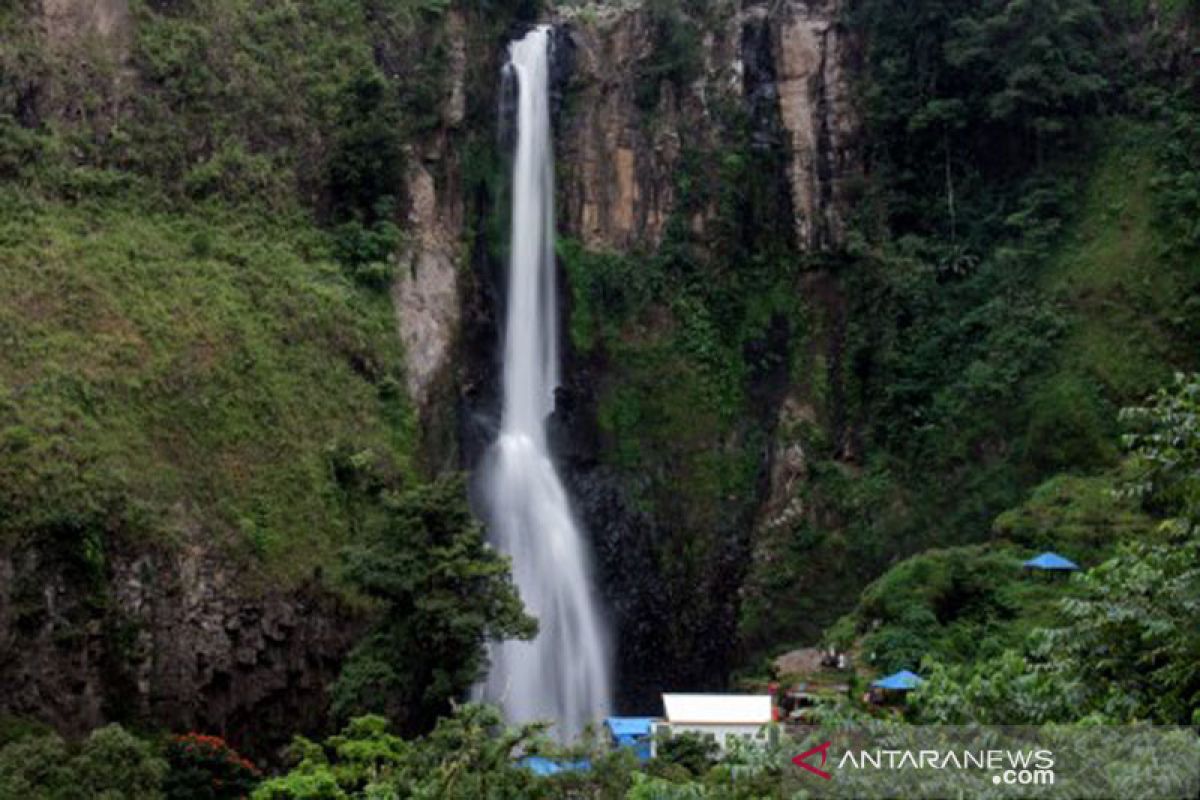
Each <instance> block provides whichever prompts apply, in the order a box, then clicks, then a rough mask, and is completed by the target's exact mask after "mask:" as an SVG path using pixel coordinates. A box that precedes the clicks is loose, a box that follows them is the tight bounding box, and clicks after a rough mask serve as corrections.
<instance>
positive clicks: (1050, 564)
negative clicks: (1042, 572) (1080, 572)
mask: <svg viewBox="0 0 1200 800" xmlns="http://www.w3.org/2000/svg"><path fill="white" fill-rule="evenodd" d="M1025 566H1027V567H1031V568H1032V569H1061V570H1074V569H1079V565H1078V564H1076V563H1075V562H1074V561H1071V560H1070V559H1067V558H1063V557H1062V556H1060V555H1059V554H1058V553H1042V554H1041V555H1040V556H1038V557H1036V558H1031V559H1029V560H1028V561H1026V562H1025Z"/></svg>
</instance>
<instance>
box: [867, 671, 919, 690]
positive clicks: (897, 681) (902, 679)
mask: <svg viewBox="0 0 1200 800" xmlns="http://www.w3.org/2000/svg"><path fill="white" fill-rule="evenodd" d="M924 682H925V681H924V679H922V678H921V676H920V675H917V674H916V673H913V672H909V671H908V670H906V669H902V670H900V671H899V672H896V673H893V674H891V675H888V676H887V677H886V678H880V679H879V680H877V681H875V682H874V683H872V684H871V685H872V686H874V687H875V688H877V689H915V688H917V687H918V686H920V685H921V684H922V683H924Z"/></svg>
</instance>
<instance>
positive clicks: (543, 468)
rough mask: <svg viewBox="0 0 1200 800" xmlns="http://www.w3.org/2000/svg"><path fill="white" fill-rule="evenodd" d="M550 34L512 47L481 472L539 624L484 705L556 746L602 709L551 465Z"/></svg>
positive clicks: (597, 628) (593, 648)
mask: <svg viewBox="0 0 1200 800" xmlns="http://www.w3.org/2000/svg"><path fill="white" fill-rule="evenodd" d="M550 43H551V40H550V32H549V29H548V28H547V27H544V26H543V27H539V28H536V29H534V30H532V31H530V32H529V33H528V34H527V35H526V36H525V37H524V38H522V39H521V40H519V41H516V42H513V43H512V44H510V45H509V62H508V64H507V65H506V67H505V70H506V77H507V78H508V79H509V80H513V81H515V82H516V89H517V141H516V153H515V158H514V163H513V174H512V178H513V180H512V184H513V188H512V239H511V251H510V256H509V273H508V304H507V312H506V313H507V315H506V322H505V328H504V331H505V334H504V378H503V391H504V404H503V411H502V414H501V419H500V434H499V437H498V438H497V440H496V443H495V444H494V445H493V446H492V448H491V450H490V451H489V452H488V454H487V456H486V458H485V459H484V464H483V476H482V477H483V488H484V492H485V494H486V505H487V514H486V516H487V520H488V527H489V532H490V535H491V537H492V541H493V542H494V544H495V545H496V547H497V548H498V549H500V550H502V551H503V552H505V553H507V554H508V555H509V556H511V558H512V569H513V578H514V580H515V582H516V585H517V588H518V590H519V591H520V593H521V599H522V600H523V601H524V603H525V606H526V608H527V609H528V610H529V612H530V613H531V614H533V615H534V616H536V617H537V619H538V625H539V630H538V635H537V637H536V638H535V639H534V640H533V641H531V642H518V641H508V642H501V643H497V644H495V645H493V646H492V648H491V651H490V656H491V664H492V666H491V670H490V672H489V674H488V677H487V680H486V682H485V683H484V685H483V687H482V690H483V691H482V693H483V697H484V698H485V699H486V700H488V701H490V702H494V703H498V704H499V705H501V706H502V708H503V709H504V712H505V714H506V716H507V717H508V719H509V721H510V722H514V723H520V722H528V721H532V720H539V719H541V720H549V721H552V722H554V723H555V732H556V734H557V735H558V736H559V738H560V739H563V740H568V739H570V738H572V737H574V736H575V735H577V734H578V733H579V732H580V731H581V730H582V728H583V727H584V726H585V725H587V724H588V723H590V722H595V721H598V720H599V719H600V718H602V717H603V716H604V715H605V714H607V713H608V710H609V695H610V686H609V646H608V640H607V632H606V630H605V626H604V624H603V620H602V616H601V612H600V609H599V607H598V603H597V601H596V597H595V593H594V591H593V589H592V584H591V576H590V574H589V569H588V562H589V558H588V547H587V542H586V540H585V539H584V536H583V532H582V531H581V530H580V527H579V525H578V523H577V522H576V520H575V518H574V515H573V514H572V512H571V506H570V503H569V501H568V499H567V494H566V491H565V489H564V488H563V484H562V481H561V480H560V478H559V476H558V473H557V472H556V470H555V467H554V463H553V461H552V460H551V457H550V450H549V446H548V444H547V439H546V418H547V417H548V416H549V415H550V414H551V412H553V410H554V390H555V388H556V387H557V386H558V380H559V376H558V369H559V367H558V320H557V313H556V312H557V299H556V289H555V274H554V273H555V264H554V155H553V152H552V144H553V143H552V140H551V135H550V98H549V50H550Z"/></svg>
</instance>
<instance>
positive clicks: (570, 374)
mask: <svg viewBox="0 0 1200 800" xmlns="http://www.w3.org/2000/svg"><path fill="white" fill-rule="evenodd" d="M839 15H840V4H839V3H836V2H797V1H795V0H793V1H792V2H784V3H771V4H767V3H752V4H749V5H747V6H745V7H744V8H741V9H739V10H736V11H734V10H732V9H730V10H728V11H727V12H724V13H715V14H714V15H713V16H712V17H710V18H708V19H705V20H703V21H702V22H701V24H700V25H699V29H700V33H701V35H700V42H701V53H700V58H699V61H700V64H701V68H700V70H699V73H698V74H697V75H695V76H694V80H691V81H690V82H688V83H686V84H684V85H679V84H678V83H677V82H673V81H670V80H665V79H664V80H663V81H662V83H661V85H660V86H659V87H658V91H657V92H656V93H654V101H653V104H652V105H651V104H648V103H647V101H646V85H645V84H646V80H647V78H646V75H647V73H648V72H652V71H653V70H652V69H647V67H646V65H647V64H652V63H654V62H655V59H656V58H657V57H658V55H659V54H657V53H655V51H654V48H655V47H656V46H657V42H656V30H655V28H654V21H653V19H652V17H651V16H650V15H649V13H648V12H647V11H646V10H645V9H642V8H639V7H636V6H633V7H626V8H624V9H622V10H613V9H607V10H606V9H605V8H603V7H597V8H592V9H590V10H584V11H576V12H572V13H569V14H566V13H564V15H563V17H562V18H561V19H560V20H559V25H560V29H561V31H562V33H563V35H564V36H565V37H567V39H568V40H569V43H570V49H571V51H572V60H573V64H574V68H573V70H572V71H571V74H570V76H569V78H568V79H567V81H566V82H565V84H564V88H563V94H564V98H565V101H564V104H563V111H562V115H561V119H560V126H559V128H560V133H559V146H558V153H557V158H558V171H559V187H558V191H559V197H560V209H559V216H560V232H561V234H562V235H563V236H566V237H571V238H573V239H575V240H577V241H578V242H580V243H581V244H582V245H583V246H584V247H585V248H586V249H588V250H590V251H594V252H615V253H622V254H627V255H630V254H631V255H635V256H639V255H640V256H642V257H649V256H650V254H652V253H654V251H655V250H656V248H658V247H659V246H660V245H661V244H662V243H663V242H664V239H665V237H666V236H667V231H668V226H670V225H672V224H675V225H678V224H680V222H682V224H683V225H684V227H685V228H686V230H687V231H688V236H690V237H691V238H692V240H693V241H696V242H698V243H703V242H705V241H706V240H708V239H710V238H711V237H710V230H709V229H710V228H711V227H712V226H713V225H714V224H715V221H716V218H717V216H718V213H719V212H718V209H717V208H715V207H714V206H713V205H712V204H708V205H702V206H700V207H695V206H694V205H692V206H689V207H688V210H686V211H684V209H683V206H682V205H681V196H680V191H679V187H680V172H681V170H684V169H686V168H688V165H687V163H686V161H687V157H688V153H689V151H690V153H691V154H692V157H695V154H696V153H701V154H704V156H703V157H704V158H708V159H721V158H723V157H725V155H726V154H728V153H733V152H741V150H740V146H741V145H743V144H745V143H744V142H741V141H734V140H732V139H730V138H729V137H732V136H741V135H749V136H751V137H752V138H753V142H752V143H751V144H752V147H753V148H756V149H758V150H761V151H772V152H778V153H779V154H780V155H781V156H782V163H784V164H785V165H786V176H783V177H784V180H783V181H782V186H783V187H784V192H785V193H786V194H787V195H788V198H787V199H788V200H789V201H790V202H788V203H783V204H781V205H780V208H785V209H786V211H785V212H783V213H785V214H787V216H788V219H787V220H785V221H784V225H783V226H782V227H783V228H784V229H788V230H790V231H791V234H790V238H791V242H790V246H791V247H792V248H793V249H794V251H795V252H797V253H816V252H823V251H830V250H835V249H836V248H837V247H838V246H839V245H840V244H841V243H842V242H843V241H844V235H845V220H846V218H847V213H848V210H849V203H850V194H849V190H850V187H852V186H853V183H854V176H855V173H856V169H857V163H858V162H857V159H856V158H855V148H856V144H857V143H856V131H857V117H856V114H855V111H854V109H853V107H852V105H851V103H850V98H849V91H848V86H847V82H846V77H845V76H846V66H847V63H848V61H849V60H850V59H851V57H852V48H851V43H850V41H849V38H848V37H847V36H846V34H845V33H844V31H843V30H842V29H841V27H840V26H839V23H838V17H839ZM730 107H733V108H736V109H740V110H741V111H742V112H744V113H745V114H746V116H747V117H748V118H749V120H750V123H749V133H748V134H744V130H745V129H741V128H732V127H729V126H728V125H727V121H728V119H729V114H728V109H729V108H730ZM761 222H763V223H764V224H769V221H767V220H762V221H761ZM716 235H719V234H718V233H717V232H715V231H714V232H712V236H716ZM700 246H701V247H703V244H701V245H700ZM658 300H659V301H660V302H662V303H664V304H669V303H670V302H671V300H672V298H665V297H664V298H658ZM826 300H828V301H829V302H831V303H833V304H834V305H836V298H828V297H825V296H821V297H816V298H814V302H817V303H823V302H824V301H826ZM566 313H568V314H569V313H570V308H569V304H568V307H567V308H566ZM830 316H833V315H830ZM663 324H667V323H663ZM769 330H770V331H771V332H770V333H768V334H767V335H766V336H764V338H763V339H762V340H761V341H759V342H756V343H754V344H752V345H750V346H749V349H748V350H747V353H746V355H745V358H746V359H747V361H748V362H751V361H757V360H758V359H760V357H761V358H762V363H764V364H773V365H774V366H764V367H762V368H757V367H756V368H753V369H750V370H749V385H748V386H746V387H745V391H746V394H747V397H748V413H749V414H750V415H751V417H752V418H748V419H746V420H744V421H743V423H742V424H740V425H739V426H735V428H734V429H733V430H731V431H729V432H728V433H727V434H726V435H725V436H724V438H722V439H721V440H713V441H709V442H708V444H707V446H708V447H711V448H713V449H714V450H720V451H724V452H730V451H743V452H746V453H755V452H758V453H759V455H758V456H757V458H758V467H757V472H758V475H759V478H758V479H757V480H756V481H755V483H756V485H757V488H755V489H753V490H752V491H751V492H750V494H748V495H742V496H738V497H729V498H721V499H720V500H719V501H714V505H715V506H716V507H718V508H719V509H720V510H719V511H717V513H716V517H715V518H714V519H712V520H711V521H710V522H709V523H708V524H706V526H705V527H704V528H703V529H699V528H696V529H693V527H692V522H689V521H687V520H686V517H687V514H688V512H687V511H685V512H684V513H683V514H682V515H668V516H664V515H663V513H662V509H658V510H648V509H647V508H646V507H645V504H644V500H643V501H639V500H636V499H634V496H635V495H636V494H637V492H636V490H635V489H634V485H635V484H636V483H637V479H636V478H631V476H630V475H628V474H625V473H623V472H622V471H621V470H619V469H614V468H613V467H612V466H611V465H610V464H608V463H607V462H606V458H607V456H606V455H605V454H604V450H605V444H604V441H603V440H604V435H603V434H602V432H601V431H599V430H598V429H597V425H598V422H597V419H598V414H599V413H600V412H599V410H598V407H597V402H598V400H597V397H598V395H599V394H600V393H601V392H602V391H603V389H602V387H605V386H606V385H611V384H612V379H611V378H610V376H611V375H612V374H614V372H616V371H617V369H618V367H619V365H616V364H613V363H611V362H610V361H608V356H606V355H605V354H604V353H595V352H593V353H591V354H588V355H586V356H585V355H582V354H578V353H572V354H571V355H570V356H569V358H568V368H567V370H566V375H565V378H564V381H565V386H564V388H563V390H562V392H561V393H560V395H559V412H558V415H557V419H556V420H555V434H556V440H557V442H558V452H559V454H560V457H561V458H562V460H563V461H564V463H565V464H566V466H567V469H566V479H567V481H568V483H569V485H570V488H571V491H572V494H573V496H574V497H575V499H576V503H577V508H578V511H579V513H580V515H581V517H582V518H583V520H584V522H585V525H586V527H587V528H588V530H589V531H590V532H591V533H592V536H593V538H594V539H595V545H596V552H597V561H598V569H599V571H600V573H601V581H602V583H603V585H604V588H605V595H606V597H607V599H608V602H609V605H610V608H611V610H612V613H613V616H614V618H615V622H616V626H617V629H618V632H619V634H618V635H619V648H618V662H619V663H618V672H619V678H618V680H619V703H620V704H621V706H622V707H623V709H624V710H627V711H631V712H632V711H645V710H647V709H653V708H654V707H655V705H654V704H655V703H656V702H657V694H658V692H660V691H662V690H663V689H666V688H670V687H680V686H687V687H691V688H701V687H711V688H716V687H718V686H721V685H722V684H723V682H724V681H725V680H726V678H727V676H728V671H729V669H731V668H732V666H733V663H734V661H735V658H736V656H735V654H734V652H733V651H732V645H733V643H734V642H736V641H737V639H738V634H737V626H738V623H737V620H738V615H739V602H740V593H741V582H742V576H743V574H744V570H745V569H746V565H747V564H748V563H750V562H751V561H752V560H753V559H754V558H755V557H757V556H756V555H755V552H756V549H757V548H756V544H755V541H756V539H757V534H756V533H755V531H757V530H759V529H760V528H762V527H763V526H771V525H778V524H780V520H782V519H784V518H790V517H792V516H795V515H799V514H803V513H804V509H803V507H802V505H801V504H800V502H799V500H798V499H797V498H798V495H799V493H800V488H799V486H800V484H801V483H802V482H803V481H804V479H805V457H804V451H803V446H802V445H801V444H800V442H799V441H798V440H796V439H793V438H789V437H790V433H791V430H792V428H794V427H795V424H794V423H795V419H798V418H803V419H805V420H808V421H810V422H812V423H813V424H818V421H817V420H816V417H817V416H818V414H817V412H816V411H815V410H814V409H813V408H812V407H811V406H812V403H813V402H814V400H813V399H812V398H811V397H810V396H809V394H810V393H811V392H812V390H813V389H814V386H815V385H816V384H817V383H821V381H810V380H807V378H806V377H805V376H798V379H797V380H796V383H795V385H793V386H790V387H789V385H788V381H789V378H788V375H787V368H786V367H785V366H783V365H784V364H786V363H787V362H788V360H789V357H788V355H787V354H788V352H789V350H790V348H791V347H792V344H790V343H789V337H790V336H791V335H792V334H790V333H789V332H788V330H787V327H786V325H778V326H774V327H772V328H770V329H769ZM834 346H835V343H834V342H833V341H832V340H831V341H830V342H823V341H812V342H809V343H808V345H807V347H809V348H813V349H816V350H820V351H825V350H828V349H830V348H833V347H834ZM824 355H825V354H824V352H822V356H824ZM662 391H664V392H666V391H668V389H667V387H665V386H664V387H663V390H662ZM785 397H787V398H789V399H788V402H787V403H784V402H783V401H784V398H785ZM820 422H821V423H823V422H824V420H821V421H820ZM777 431H778V432H780V433H779V435H778V436H775V435H774V433H773V432H777ZM761 433H765V434H766V435H768V436H771V437H772V440H771V441H770V442H769V443H768V444H767V445H766V446H765V447H762V443H761V442H760V441H759V439H758V438H757V437H758V436H759V435H760V434H761ZM760 447H762V449H761V450H759V449H758V448H760ZM686 490H687V487H679V494H680V495H684V494H685V493H686ZM684 552H691V553H697V552H700V553H705V555H703V556H700V557H699V562H698V563H697V564H692V565H691V566H688V567H687V568H686V570H687V574H686V575H685V574H681V573H680V570H681V569H684V568H682V567H681V566H680V564H681V563H683V561H681V557H682V556H683V553H684ZM694 557H695V556H693V555H688V556H686V558H687V559H692V558H694ZM689 563H690V562H689Z"/></svg>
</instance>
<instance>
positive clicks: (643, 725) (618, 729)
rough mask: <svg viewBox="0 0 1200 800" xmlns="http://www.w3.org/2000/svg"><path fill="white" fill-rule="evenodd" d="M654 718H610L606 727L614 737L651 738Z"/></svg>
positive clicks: (606, 721)
mask: <svg viewBox="0 0 1200 800" xmlns="http://www.w3.org/2000/svg"><path fill="white" fill-rule="evenodd" d="M653 724H654V718H653V717H609V718H608V719H606V720H604V725H605V726H606V727H607V728H608V732H609V733H611V734H612V735H613V736H649V735H650V726H651V725H653Z"/></svg>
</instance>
